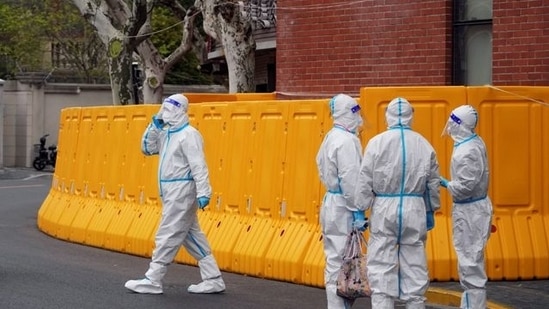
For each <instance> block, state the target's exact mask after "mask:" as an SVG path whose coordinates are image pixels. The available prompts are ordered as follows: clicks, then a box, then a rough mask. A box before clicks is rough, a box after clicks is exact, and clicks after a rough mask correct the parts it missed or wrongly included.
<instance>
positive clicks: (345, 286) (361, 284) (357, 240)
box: [337, 229, 372, 300]
mask: <svg viewBox="0 0 549 309" xmlns="http://www.w3.org/2000/svg"><path fill="white" fill-rule="evenodd" d="M371 294H372V291H371V289H370V283H369V282H368V276H367V270H366V240H365V239H364V235H363V234H362V233H361V232H360V231H358V230H356V229H353V230H352V231H351V234H349V236H348V237H347V243H346V245H345V251H344V252H343V263H342V264H341V269H340V270H339V273H338V276H337V295H339V296H341V297H344V298H347V299H349V300H354V299H356V298H359V297H370V295H371Z"/></svg>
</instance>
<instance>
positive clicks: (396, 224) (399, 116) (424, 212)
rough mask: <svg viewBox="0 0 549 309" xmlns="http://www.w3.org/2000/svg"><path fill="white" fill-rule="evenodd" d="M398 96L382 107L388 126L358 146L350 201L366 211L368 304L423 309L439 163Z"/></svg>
mask: <svg viewBox="0 0 549 309" xmlns="http://www.w3.org/2000/svg"><path fill="white" fill-rule="evenodd" d="M413 115H414V110H413V108H412V106H411V104H410V103H409V102H408V101H407V100H406V99H404V98H395V99H393V100H392V101H391V102H390V103H389V105H388V106H387V110H386V112H385V117H386V121H387V125H388V128H387V130H386V131H384V132H382V133H380V134H378V135H376V136H374V137H373V138H372V139H370V141H369V142H368V144H367V146H366V149H365V150H364V156H363V158H362V164H361V167H360V172H359V175H358V179H357V185H356V193H355V204H356V205H357V207H358V208H359V209H366V210H368V209H371V212H370V237H369V240H368V256H367V262H366V264H367V269H368V280H369V281H370V288H371V290H372V296H371V302H372V308H376V309H387V308H394V300H395V299H400V300H402V301H403V302H405V303H406V308H408V309H417V308H425V292H426V291H427V288H428V287H429V273H428V269H427V257H426V252H425V241H426V237H427V231H428V230H431V229H432V228H433V227H434V225H435V221H434V212H435V211H436V210H437V209H439V208H440V192H439V188H440V187H439V182H440V179H439V177H440V175H439V164H438V161H437V157H436V153H435V150H434V149H433V147H432V146H431V144H430V143H429V142H428V141H427V140H426V139H425V138H424V137H423V136H421V135H420V134H419V133H417V132H415V131H412V129H411V127H410V126H411V123H412V118H413Z"/></svg>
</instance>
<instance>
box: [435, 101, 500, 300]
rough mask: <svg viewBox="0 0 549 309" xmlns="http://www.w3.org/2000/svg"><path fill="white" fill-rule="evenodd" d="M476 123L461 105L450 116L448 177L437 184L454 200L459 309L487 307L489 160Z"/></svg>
mask: <svg viewBox="0 0 549 309" xmlns="http://www.w3.org/2000/svg"><path fill="white" fill-rule="evenodd" d="M477 122H478V114H477V111H476V110H475V109H474V108H473V107H472V106H470V105H462V106H460V107H458V108H456V109H454V110H453V111H452V113H451V114H450V117H449V119H448V122H447V123H446V127H445V128H444V131H443V135H446V134H447V135H450V136H451V137H452V139H453V140H454V150H453V152H452V159H451V163H450V175H451V178H450V180H447V179H445V178H443V177H441V182H440V184H441V185H442V186H443V187H445V188H447V189H448V192H449V193H450V195H451V196H452V200H453V207H452V223H453V241H454V248H455V250H456V254H457V259H458V272H459V281H460V283H461V286H462V288H463V289H464V292H463V294H462V297H461V308H467V309H484V308H487V307H486V281H487V280H488V279H487V276H486V270H485V264H484V251H485V249H486V243H487V242H488V237H489V236H490V230H491V226H492V202H491V201H490V198H489V197H488V182H489V178H490V177H489V175H490V174H489V170H488V158H487V155H486V145H485V144H484V141H483V140H482V138H481V137H480V136H478V135H477V134H476V133H475V128H476V126H477Z"/></svg>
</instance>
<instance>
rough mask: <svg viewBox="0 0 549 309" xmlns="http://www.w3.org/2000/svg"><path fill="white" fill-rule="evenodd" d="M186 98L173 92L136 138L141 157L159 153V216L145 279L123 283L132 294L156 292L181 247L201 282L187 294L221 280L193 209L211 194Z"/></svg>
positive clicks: (220, 286)
mask: <svg viewBox="0 0 549 309" xmlns="http://www.w3.org/2000/svg"><path fill="white" fill-rule="evenodd" d="M188 104H189V103H188V100H187V98H186V97H185V96H184V95H182V94H175V95H172V96H170V97H168V98H167V99H165V100H164V101H163V103H162V106H161V108H160V110H159V112H158V114H156V115H155V116H154V117H153V122H152V123H151V124H149V125H148V127H147V129H146V130H145V132H144V134H143V138H142V147H141V150H142V152H143V153H144V154H145V155H155V154H159V155H160V160H159V165H158V181H159V191H160V197H161V199H162V217H161V221H160V225H159V226H158V230H157V232H156V238H155V245H156V246H155V249H154V251H153V254H152V260H151V262H150V264H149V269H148V271H147V272H146V273H145V278H144V279H140V280H129V281H128V282H126V284H125V287H126V288H128V289H130V290H132V291H134V292H136V293H147V294H161V293H162V292H163V291H162V279H163V278H164V275H165V274H166V271H167V267H168V265H169V264H171V263H172V262H173V260H174V258H175V256H176V254H177V252H178V251H179V248H180V246H181V245H183V246H184V247H185V249H186V250H187V252H189V254H190V255H191V256H192V257H194V258H195V259H196V260H197V261H198V267H199V268H200V275H201V278H202V280H203V281H202V282H201V283H199V284H193V285H191V286H189V288H188V289H187V290H188V292H190V293H219V292H223V291H224V290H225V283H224V281H223V279H222V277H221V272H220V270H219V267H218V266H217V262H216V260H215V258H214V257H213V255H212V252H211V248H210V245H209V243H208V240H207V239H206V236H205V235H204V233H203V232H202V230H201V229H200V226H199V224H198V217H197V215H196V211H197V209H198V207H200V208H203V207H206V206H207V204H208V203H209V199H210V196H211V186H210V182H209V174H208V167H207V165H206V161H205V158H204V151H203V139H202V136H201V134H200V133H199V132H198V131H197V130H196V129H195V128H194V127H192V126H191V125H190V124H189V117H188V115H187V109H188Z"/></svg>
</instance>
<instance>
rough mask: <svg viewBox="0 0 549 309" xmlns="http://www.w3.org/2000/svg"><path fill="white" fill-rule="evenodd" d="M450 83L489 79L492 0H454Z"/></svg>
mask: <svg viewBox="0 0 549 309" xmlns="http://www.w3.org/2000/svg"><path fill="white" fill-rule="evenodd" d="M453 12H454V17H453V73H452V84H454V85H468V86H473V85H486V84H491V83H492V0H454V8H453Z"/></svg>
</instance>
